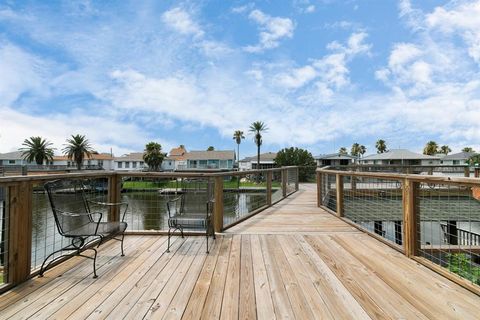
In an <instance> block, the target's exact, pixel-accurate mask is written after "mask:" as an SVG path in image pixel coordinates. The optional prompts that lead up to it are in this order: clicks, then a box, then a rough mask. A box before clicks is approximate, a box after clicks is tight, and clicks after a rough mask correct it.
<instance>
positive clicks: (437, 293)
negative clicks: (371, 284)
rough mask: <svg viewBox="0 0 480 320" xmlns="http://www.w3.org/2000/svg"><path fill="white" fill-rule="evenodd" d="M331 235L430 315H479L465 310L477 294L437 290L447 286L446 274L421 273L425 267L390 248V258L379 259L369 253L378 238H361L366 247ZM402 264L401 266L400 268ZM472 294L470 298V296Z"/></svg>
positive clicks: (412, 303)
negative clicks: (352, 244) (441, 275)
mask: <svg viewBox="0 0 480 320" xmlns="http://www.w3.org/2000/svg"><path fill="white" fill-rule="evenodd" d="M334 239H335V240H336V241H337V242H338V243H339V244H340V245H341V246H342V247H343V248H345V250H347V251H349V252H350V253H351V254H352V256H355V258H357V259H358V260H359V261H361V262H362V264H364V265H365V266H367V267H368V268H370V269H372V270H375V273H376V274H377V275H378V276H379V277H380V278H381V279H382V280H383V281H384V282H385V283H387V284H388V285H389V286H390V287H392V288H393V289H394V290H395V291H396V292H398V293H399V294H400V295H402V297H403V298H404V299H405V300H407V301H408V302H409V303H410V304H411V305H412V306H413V307H414V308H415V309H417V310H419V311H421V312H422V313H423V314H425V315H426V316H427V317H429V318H437V319H438V318H441V317H448V318H459V319H474V318H478V315H472V314H470V313H469V312H468V310H471V308H473V307H474V305H475V303H476V302H478V299H477V296H476V295H474V294H473V293H467V292H465V293H466V294H465V295H462V298H461V299H458V298H457V296H456V295H452V294H451V293H452V291H451V290H445V289H443V290H439V288H447V287H448V286H450V285H451V284H452V282H451V281H449V280H447V279H446V278H441V277H438V278H436V279H435V278H433V279H432V277H431V275H428V276H427V277H424V271H428V272H427V273H430V270H425V269H424V267H420V266H419V265H418V264H417V263H416V262H415V261H411V260H405V259H398V257H399V255H400V254H399V253H398V252H394V250H391V249H390V250H391V254H390V255H389V257H390V258H389V259H383V260H381V261H378V260H377V259H375V258H374V257H372V252H378V249H379V245H380V243H378V241H376V240H375V239H373V238H371V237H369V238H366V239H363V240H361V241H360V242H361V243H362V244H364V245H365V247H363V246H360V247H357V248H352V246H351V244H350V241H351V239H348V241H346V239H344V238H341V237H334ZM380 248H381V249H382V253H383V254H385V251H387V252H388V251H389V250H386V249H385V248H383V246H382V245H380ZM399 266H401V268H399ZM411 287H416V288H417V290H409V288H411ZM472 298H473V299H472ZM433 304H435V305H436V308H430V307H429V306H431V305H433Z"/></svg>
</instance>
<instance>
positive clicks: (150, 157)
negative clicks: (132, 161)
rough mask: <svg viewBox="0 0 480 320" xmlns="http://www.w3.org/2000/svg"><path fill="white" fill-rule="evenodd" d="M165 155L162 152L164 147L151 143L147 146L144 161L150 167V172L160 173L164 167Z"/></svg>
mask: <svg viewBox="0 0 480 320" xmlns="http://www.w3.org/2000/svg"><path fill="white" fill-rule="evenodd" d="M164 158H165V153H163V152H162V146H161V145H160V143H157V142H153V141H151V142H149V143H147V144H146V145H145V150H144V152H143V160H144V161H145V163H146V164H147V165H148V167H149V168H150V170H152V171H158V170H159V169H160V167H161V166H162V162H163V159H164Z"/></svg>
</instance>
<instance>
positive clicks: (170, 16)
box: [162, 7, 204, 37]
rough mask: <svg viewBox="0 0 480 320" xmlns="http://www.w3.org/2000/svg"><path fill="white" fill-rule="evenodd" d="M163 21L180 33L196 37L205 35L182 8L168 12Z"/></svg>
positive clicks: (163, 16)
mask: <svg viewBox="0 0 480 320" xmlns="http://www.w3.org/2000/svg"><path fill="white" fill-rule="evenodd" d="M162 21H163V22H164V23H165V24H167V25H168V26H169V27H171V28H172V29H173V30H175V31H177V32H179V33H182V34H185V35H193V36H196V37H202V36H203V35H204V31H203V30H202V29H201V27H200V26H199V25H198V24H197V23H196V22H195V21H194V20H193V19H192V18H191V16H190V14H189V13H188V12H187V11H185V10H183V9H181V8H178V7H177V8H173V9H171V10H168V11H166V12H165V13H164V14H163V15H162Z"/></svg>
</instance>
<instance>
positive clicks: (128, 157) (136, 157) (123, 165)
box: [114, 152, 148, 171]
mask: <svg viewBox="0 0 480 320" xmlns="http://www.w3.org/2000/svg"><path fill="white" fill-rule="evenodd" d="M147 168H148V166H147V165H146V164H145V163H144V161H143V152H132V153H129V154H124V155H123V156H121V157H115V159H114V170H116V171H142V170H144V169H147Z"/></svg>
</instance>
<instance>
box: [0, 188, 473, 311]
mask: <svg viewBox="0 0 480 320" xmlns="http://www.w3.org/2000/svg"><path fill="white" fill-rule="evenodd" d="M165 240H166V238H165V237H163V236H127V237H126V242H125V245H126V249H127V250H126V252H127V256H126V257H120V256H119V254H118V246H117V244H118V243H117V242H111V243H107V244H106V245H105V246H103V248H101V250H100V251H99V259H98V261H97V267H98V274H99V278H98V279H92V274H91V260H86V259H80V258H78V259H77V258H74V259H71V260H69V261H67V262H65V263H63V264H61V265H59V266H57V267H55V268H53V269H52V270H50V271H48V272H47V273H46V274H45V277H44V278H34V279H32V280H30V281H28V282H27V283H25V284H23V285H21V286H19V287H17V288H15V289H13V290H11V291H9V292H7V293H5V294H3V295H2V296H0V319H9V318H14V319H23V318H29V317H33V318H42V319H46V318H49V319H66V318H69V319H85V318H89V319H122V318H124V319H144V318H147V319H148V318H152V319H154V318H155V319H157V318H164V319H180V318H184V319H200V318H203V319H220V318H225V319H227V318H228V319H230V318H239V319H255V318H258V319H295V318H297V319H308V318H310V319H330V318H336V319H370V318H386V319H397V318H407V319H427V318H430V319H438V318H449V319H455V318H456V319H475V318H478V305H479V304H480V297H478V296H476V295H475V294H473V293H471V292H469V291H467V290H465V289H463V288H462V287H460V286H458V285H456V284H455V283H453V282H451V281H449V280H448V279H446V278H443V277H442V276H440V275H438V274H436V273H434V272H433V271H431V270H429V269H427V268H425V267H423V266H421V265H419V264H418V263H416V262H414V261H413V260H410V259H408V258H406V257H405V256H403V255H402V254H400V253H399V252H397V251H395V250H393V249H392V248H390V247H388V246H386V245H384V244H382V243H381V242H379V241H377V240H375V239H373V238H372V237H370V236H368V235H367V234H364V233H362V232H360V231H358V230H357V229H355V228H353V227H352V226H350V225H348V224H346V223H344V222H343V221H341V220H339V219H337V218H336V217H334V216H332V215H330V214H328V213H326V212H324V211H323V210H321V209H319V208H317V207H316V203H315V190H314V187H313V186H309V185H306V186H305V185H303V186H301V190H300V191H299V192H297V193H296V194H293V195H292V196H290V197H289V198H287V199H286V200H284V201H282V202H279V203H278V204H276V205H275V206H273V207H272V208H269V209H267V210H265V211H263V212H262V213H260V214H258V215H256V216H254V217H252V218H251V219H249V220H247V221H244V222H243V223H241V224H238V225H236V226H235V227H233V228H231V229H229V230H228V231H227V232H226V233H225V234H224V235H219V236H218V237H217V240H215V242H214V243H213V245H212V248H211V251H210V254H208V255H207V254H206V253H205V249H206V247H205V238H204V237H188V238H186V239H181V238H176V239H175V241H174V243H173V247H172V249H171V252H170V253H166V252H165Z"/></svg>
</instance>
